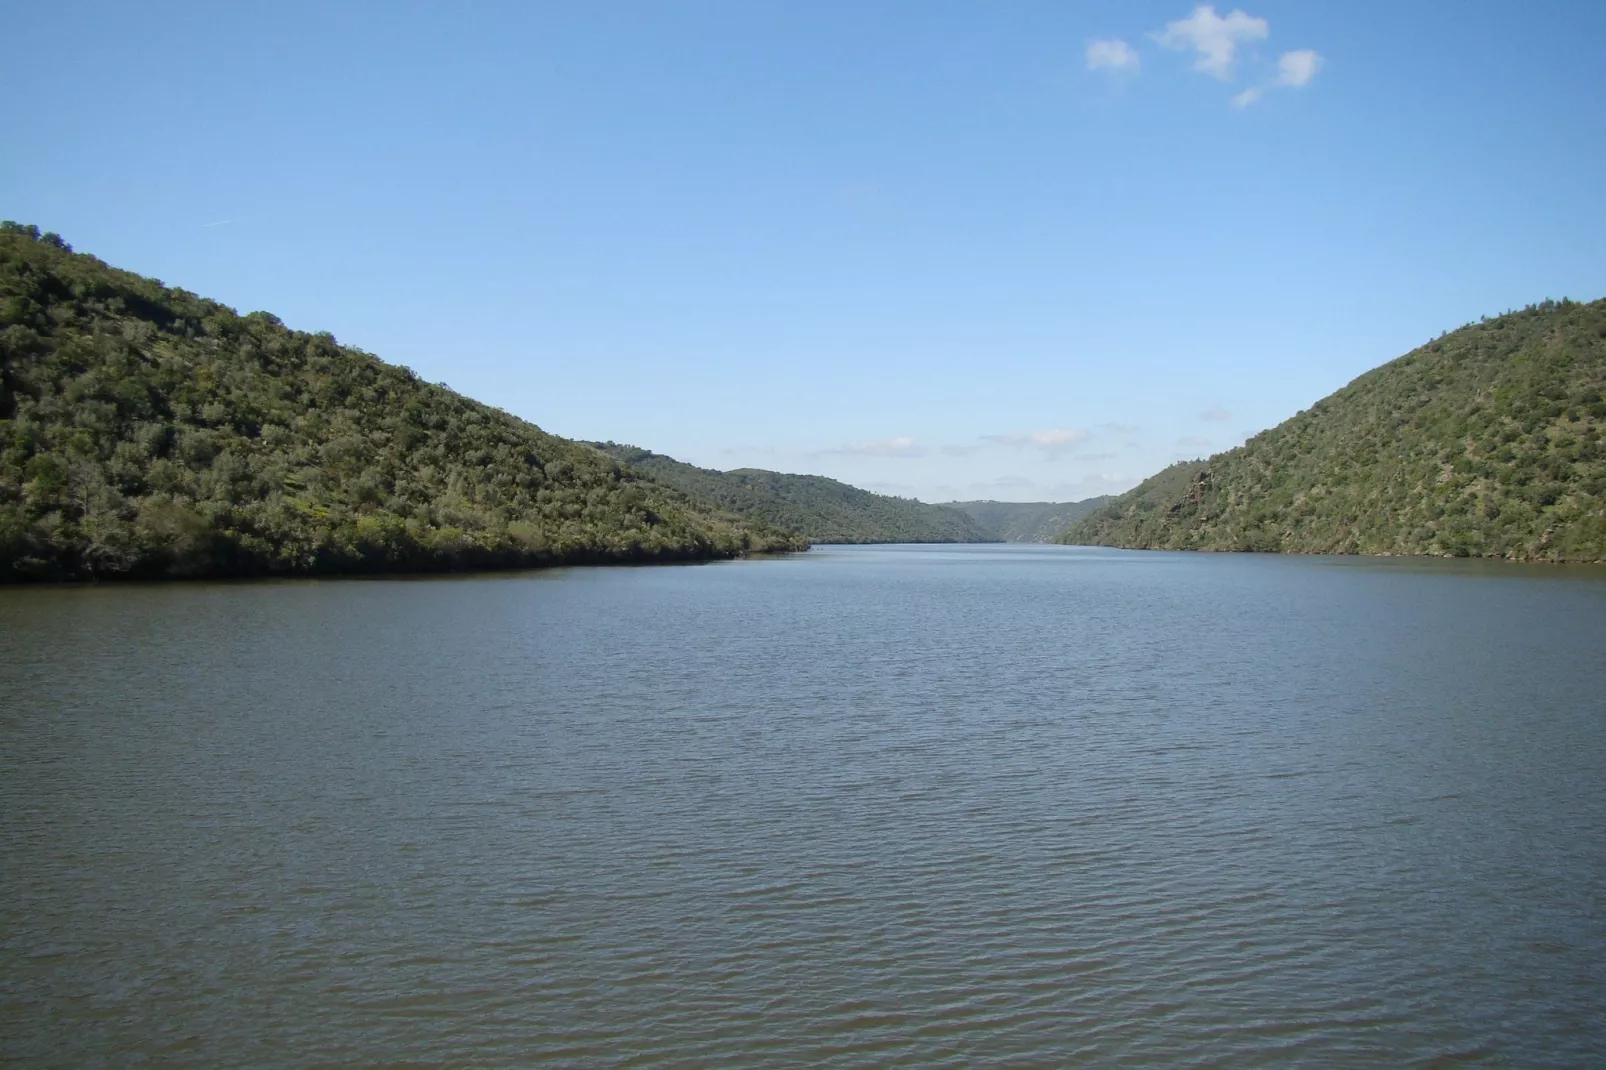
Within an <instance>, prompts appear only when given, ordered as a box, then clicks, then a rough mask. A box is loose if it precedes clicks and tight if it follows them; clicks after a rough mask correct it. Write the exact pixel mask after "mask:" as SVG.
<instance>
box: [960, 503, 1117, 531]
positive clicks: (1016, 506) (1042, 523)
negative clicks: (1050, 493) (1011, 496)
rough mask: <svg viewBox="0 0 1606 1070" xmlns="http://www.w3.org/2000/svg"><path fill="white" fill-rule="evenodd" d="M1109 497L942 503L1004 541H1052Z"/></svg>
mask: <svg viewBox="0 0 1606 1070" xmlns="http://www.w3.org/2000/svg"><path fill="white" fill-rule="evenodd" d="M1109 500H1110V496H1109V495H1107V494H1105V495H1100V496H1099V497H1097V498H1088V499H1085V500H1083V501H1079V502H995V501H975V502H943V503H942V504H943V505H944V506H946V507H947V508H949V509H958V510H959V511H960V512H962V513H965V514H966V515H968V516H969V517H970V518H971V519H972V520H974V521H976V523H978V524H980V525H981V526H982V527H983V528H986V529H987V530H988V531H991V532H993V533H994V534H996V535H997V536H998V537H999V538H1001V539H1003V540H1004V541H1005V542H1053V541H1054V540H1055V539H1058V538H1059V537H1060V536H1061V535H1063V534H1065V532H1066V530H1067V529H1069V528H1070V526H1071V525H1072V524H1074V523H1076V522H1077V521H1078V520H1080V519H1081V518H1082V517H1084V516H1086V515H1087V514H1088V513H1091V512H1092V511H1093V510H1095V509H1097V508H1098V507H1099V506H1101V505H1103V504H1104V503H1105V502H1107V501H1109Z"/></svg>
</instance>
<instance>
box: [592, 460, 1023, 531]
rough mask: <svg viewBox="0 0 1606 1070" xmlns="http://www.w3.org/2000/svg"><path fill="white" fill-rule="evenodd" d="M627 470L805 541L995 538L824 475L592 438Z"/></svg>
mask: <svg viewBox="0 0 1606 1070" xmlns="http://www.w3.org/2000/svg"><path fill="white" fill-rule="evenodd" d="M594 445H596V446H597V448H599V449H601V450H603V451H605V452H607V453H608V454H609V455H610V456H612V457H615V458H617V459H618V460H620V461H622V462H623V463H625V464H628V465H630V466H631V467H632V468H636V469H639V470H641V471H643V472H646V473H648V474H650V475H651V476H652V477H653V478H655V479H657V480H659V481H660V482H663V483H667V484H668V485H670V486H672V487H675V488H677V489H679V490H681V491H684V492H685V493H686V494H689V495H692V496H693V497H696V498H701V499H706V500H708V501H712V502H715V503H717V504H718V505H719V506H720V507H722V508H724V509H728V510H730V511H731V512H733V513H737V514H739V515H741V516H744V517H747V518H748V519H750V520H754V521H758V522H760V523H763V524H767V525H769V526H771V527H776V528H780V529H783V530H785V531H791V532H795V533H797V534H799V535H801V536H803V537H805V538H807V539H808V540H809V541H810V542H818V543H872V542H998V541H999V538H998V536H997V535H995V534H994V533H992V532H991V531H988V530H987V529H985V528H983V527H982V526H981V525H979V524H977V523H976V522H975V521H974V520H973V519H971V518H970V517H969V516H967V515H965V514H964V513H962V512H960V511H959V510H957V509H949V508H947V507H945V506H941V505H926V504H924V503H922V502H917V501H913V500H911V499H908V498H894V497H890V496H888V495H885V494H874V493H871V492H870V491H867V490H860V489H859V488H858V487H853V486H849V485H848V484H846V483H840V482H838V481H837V480H834V479H827V478H826V477H824V476H803V475H789V474H786V473H782V472H767V471H764V470H763V469H758V468H738V469H736V470H734V471H730V472H720V471H716V470H714V469H711V468H698V467H696V466H694V465H689V464H686V463H684V462H682V461H677V460H675V459H674V458H673V457H665V456H664V455H662V454H659V453H653V452H652V451H651V450H644V449H641V448H639V447H636V446H625V445H620V444H618V443H615V442H599V443H594Z"/></svg>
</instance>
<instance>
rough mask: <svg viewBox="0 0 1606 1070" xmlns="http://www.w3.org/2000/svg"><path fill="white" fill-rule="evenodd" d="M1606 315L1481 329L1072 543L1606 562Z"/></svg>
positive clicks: (1441, 344) (1413, 357)
mask: <svg viewBox="0 0 1606 1070" xmlns="http://www.w3.org/2000/svg"><path fill="white" fill-rule="evenodd" d="M1603 394H1606V301H1594V302H1591V303H1589V304H1580V303H1577V302H1573V301H1561V302H1554V301H1546V302H1543V303H1541V304H1538V305H1532V306H1529V307H1528V308H1525V309H1523V310H1522V311H1520V312H1514V313H1508V314H1507V315H1504V316H1499V317H1497V318H1495V319H1490V320H1486V321H1483V322H1480V323H1473V324H1468V325H1467V326H1465V327H1462V328H1461V329H1459V330H1457V331H1454V332H1452V333H1450V334H1447V335H1445V336H1443V337H1441V338H1439V339H1438V340H1437V341H1434V342H1430V343H1429V344H1427V345H1425V346H1422V347H1420V348H1418V349H1415V350H1413V351H1411V352H1410V353H1407V354H1406V355H1405V356H1403V357H1400V358H1398V359H1396V360H1394V361H1391V362H1389V363H1388V364H1385V365H1383V366H1382V367H1379V368H1375V369H1373V370H1372V371H1370V372H1367V373H1366V374H1365V375H1362V376H1360V377H1359V378H1358V379H1356V380H1355V381H1354V382H1352V383H1350V384H1349V385H1348V386H1346V387H1344V388H1343V389H1341V390H1339V391H1337V392H1336V393H1334V394H1332V395H1331V396H1329V397H1326V398H1323V399H1322V400H1321V401H1318V402H1317V403H1316V404H1314V405H1312V406H1311V407H1310V409H1309V410H1307V411H1304V412H1301V413H1299V414H1298V415H1296V416H1294V417H1293V418H1291V419H1289V420H1286V421H1284V422H1283V423H1281V424H1279V425H1278V426H1276V427H1274V428H1272V429H1271V430H1269V431H1264V432H1262V433H1260V434H1258V435H1256V436H1255V437H1254V438H1252V439H1250V440H1249V441H1248V442H1247V443H1245V444H1244V445H1243V446H1240V447H1238V448H1237V449H1234V450H1229V451H1227V452H1225V453H1220V454H1217V455H1216V456H1214V457H1211V458H1210V459H1209V460H1207V461H1188V462H1184V463H1182V464H1176V465H1173V466H1171V467H1170V468H1167V469H1166V470H1165V471H1163V472H1160V473H1158V474H1157V475H1155V476H1153V477H1152V478H1150V479H1148V480H1145V481H1144V482H1143V483H1141V484H1139V485H1138V486H1137V487H1135V488H1133V489H1132V490H1131V491H1128V492H1127V493H1125V494H1123V495H1121V496H1119V497H1117V498H1115V499H1114V500H1112V501H1110V502H1109V503H1108V504H1106V505H1105V506H1104V507H1102V508H1100V509H1098V510H1096V511H1095V512H1093V513H1091V514H1089V515H1088V516H1087V517H1085V518H1083V519H1082V520H1081V521H1080V522H1079V523H1078V524H1077V525H1076V526H1075V527H1074V528H1072V529H1071V530H1070V531H1069V532H1068V533H1066V535H1065V537H1064V539H1063V540H1062V541H1065V542H1071V543H1084V544H1097V545H1105V546H1126V547H1134V548H1148V549H1175V550H1267V551H1283V552H1298V553H1344V554H1355V553H1359V554H1425V555H1440V556H1458V557H1462V556H1473V557H1503V558H1513V559H1520V560H1552V561H1603V560H1606V441H1603V436H1606V397H1603Z"/></svg>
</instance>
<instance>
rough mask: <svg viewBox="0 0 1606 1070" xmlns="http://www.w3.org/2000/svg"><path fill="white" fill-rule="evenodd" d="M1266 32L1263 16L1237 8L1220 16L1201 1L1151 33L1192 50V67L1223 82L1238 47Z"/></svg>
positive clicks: (1173, 46) (1267, 26)
mask: <svg viewBox="0 0 1606 1070" xmlns="http://www.w3.org/2000/svg"><path fill="white" fill-rule="evenodd" d="M1269 33H1271V25H1270V23H1268V22H1267V21H1266V20H1265V19H1262V18H1256V17H1255V16H1253V15H1247V14H1245V13H1244V12H1243V11H1239V10H1234V11H1231V12H1228V14H1227V15H1226V16H1225V17H1222V16H1221V15H1218V14H1216V9H1215V7H1213V6H1212V5H1210V4H1200V5H1199V6H1198V7H1196V8H1194V9H1193V14H1191V15H1189V16H1188V17H1187V18H1185V19H1178V20H1177V21H1176V22H1168V23H1166V27H1165V29H1164V30H1163V31H1161V32H1160V33H1157V34H1154V35H1153V36H1154V39H1155V40H1156V41H1158V42H1160V44H1162V45H1164V46H1165V47H1166V48H1171V49H1176V50H1177V51H1179V52H1181V51H1186V50H1188V49H1192V50H1193V52H1194V54H1195V59H1194V61H1193V69H1194V70H1196V71H1200V72H1202V73H1204V74H1208V75H1210V76H1211V77H1212V78H1218V79H1220V80H1221V81H1223V82H1225V81H1229V80H1231V78H1232V64H1233V60H1234V59H1236V58H1237V54H1238V46H1239V45H1240V44H1245V43H1249V42H1254V41H1264V40H1265V39H1266V36H1267V35H1268V34H1269ZM1240 95H1241V94H1240ZM1245 103H1247V101H1246V102H1245Z"/></svg>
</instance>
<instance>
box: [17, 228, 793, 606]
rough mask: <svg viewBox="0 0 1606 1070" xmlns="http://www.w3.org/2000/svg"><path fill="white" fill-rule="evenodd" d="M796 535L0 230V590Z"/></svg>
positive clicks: (579, 556) (219, 309)
mask: <svg viewBox="0 0 1606 1070" xmlns="http://www.w3.org/2000/svg"><path fill="white" fill-rule="evenodd" d="M806 545H807V543H806V540H803V539H800V538H798V537H797V536H796V535H793V534H790V533H786V532H781V531H777V530H775V529H774V528H768V527H765V526H764V525H763V524H762V523H759V522H756V521H752V520H744V519H742V518H739V517H735V516H733V515H731V514H728V513H723V512H721V511H720V510H719V509H718V508H717V507H716V506H713V505H710V504H707V503H703V502H698V501H693V500H692V499H690V498H688V497H687V496H686V495H685V494H683V493H681V492H680V491H677V490H674V489H672V488H670V487H667V486H664V485H661V484H659V483H656V482H654V481H653V480H652V479H651V478H650V477H647V476H645V475H643V474H641V473H638V472H635V471H633V470H631V469H629V468H626V467H625V466H623V465H621V464H619V463H618V462H617V461H615V460H614V459H612V458H610V457H606V456H604V455H603V454H601V453H599V452H597V451H596V450H594V449H592V448H591V447H589V446H584V445H580V444H579V443H575V442H570V441H568V440H566V439H561V438H558V437H556V436H554V435H549V434H547V433H546V432H544V431H542V430H541V429H540V428H538V427H535V426H534V425H532V424H529V423H526V422H525V421H523V420H520V419H518V418H516V417H514V416H511V415H509V414H508V413H505V412H502V411H501V410H499V409H494V408H491V407H490V406H488V405H482V404H480V403H479V402H476V401H471V400H470V399H468V398H465V397H461V396H460V395H457V394H455V393H452V392H451V391H450V390H447V389H445V388H443V387H440V386H435V385H432V384H430V383H425V382H422V381H420V380H419V379H418V377H417V376H415V375H414V374H413V373H412V372H411V371H409V370H407V369H406V368H400V367H396V366H394V365H389V364H385V363H384V362H382V361H380V360H378V359H377V358H375V357H374V356H372V355H370V354H368V353H364V352H362V351H361V350H358V349H353V348H351V347H349V346H341V345H338V344H337V343H336V342H335V340H334V338H333V337H331V336H330V335H328V334H308V333H305V332H302V331H294V330H291V329H289V328H288V327H285V326H284V325H283V324H282V323H280V322H279V320H278V318H277V317H275V316H272V315H270V314H268V313H265V312H253V313H251V314H250V315H246V316H241V315H239V314H237V313H236V312H235V311H234V310H233V309H231V308H228V307H226V306H224V305H221V304H218V303H217V302H215V301H208V300H206V299H204V298H201V297H197V296H196V295H195V294H192V293H189V292H187V291H184V290H179V289H173V288H170V287H167V286H163V285H162V284H161V283H160V282H158V281H156V280H154V279H147V278H143V277H141V276H139V275H135V274H131V273H129V272H126V271H119V270H117V269H114V268H111V267H109V266H107V265H106V264H104V263H102V262H101V261H99V260H97V259H95V258H94V257H92V256H86V255H83V254H80V253H74V252H73V251H72V249H71V247H70V246H68V245H67V244H66V243H65V242H63V241H62V240H61V239H60V238H59V237H57V236H55V235H52V234H40V233H39V231H38V229H37V228H35V227H24V226H20V225H18V224H15V223H5V224H0V582H3V581H16V580H40V579H86V578H113V577H118V576H134V577H163V576H240V575H263V574H285V575H304V574H312V573H341V572H417V571H438V570H446V569H467V568H491V567H530V566H539V565H557V564H568V563H581V562H599V563H600V562H623V561H662V560H683V559H707V558H717V557H733V556H737V555H740V554H744V553H748V552H752V551H765V550H788V549H803V548H805V547H806Z"/></svg>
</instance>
